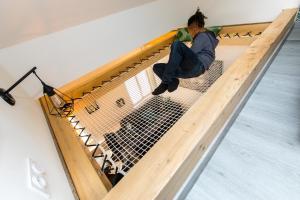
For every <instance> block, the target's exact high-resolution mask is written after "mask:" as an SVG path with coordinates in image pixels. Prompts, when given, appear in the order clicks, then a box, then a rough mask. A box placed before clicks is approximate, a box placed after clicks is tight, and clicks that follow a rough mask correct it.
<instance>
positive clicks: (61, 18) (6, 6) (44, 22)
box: [0, 0, 154, 48]
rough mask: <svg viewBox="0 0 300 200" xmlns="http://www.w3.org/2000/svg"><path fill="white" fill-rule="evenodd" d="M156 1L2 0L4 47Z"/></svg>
mask: <svg viewBox="0 0 300 200" xmlns="http://www.w3.org/2000/svg"><path fill="white" fill-rule="evenodd" d="M151 1H154V0H126V1H124V0H88V1H82V0H43V1H41V0H22V1H19V0H9V1H7V0H2V1H0V27H1V32H0V48H3V47H7V46H11V45H13V44H17V43H19V42H23V41H26V40H30V39H33V38H36V37H39V36H42V35H45V34H49V33H52V32H56V31H60V30H63V29H65V28H68V27H71V26H75V25H78V24H82V23H85V22H87V21H91V20H95V19H99V18H100V17H104V16H107V15H111V14H113V13H116V12H120V11H122V10H126V9H129V8H132V7H136V6H139V5H142V4H144V3H148V2H151Z"/></svg>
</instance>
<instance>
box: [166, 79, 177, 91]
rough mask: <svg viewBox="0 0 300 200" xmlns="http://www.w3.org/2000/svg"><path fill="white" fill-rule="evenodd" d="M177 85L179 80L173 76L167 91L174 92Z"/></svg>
mask: <svg viewBox="0 0 300 200" xmlns="http://www.w3.org/2000/svg"><path fill="white" fill-rule="evenodd" d="M178 85H179V80H178V79H177V78H174V79H173V81H172V82H171V83H170V84H169V85H168V91H169V92H174V91H175V90H177V88H178Z"/></svg>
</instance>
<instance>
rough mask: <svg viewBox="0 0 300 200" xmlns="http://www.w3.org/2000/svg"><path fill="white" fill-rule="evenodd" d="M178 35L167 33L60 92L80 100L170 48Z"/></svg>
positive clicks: (173, 32) (69, 84) (64, 87)
mask: <svg viewBox="0 0 300 200" xmlns="http://www.w3.org/2000/svg"><path fill="white" fill-rule="evenodd" d="M176 33H177V31H171V32H169V33H166V34H165V35H163V36H161V37H158V38H156V39H154V40H152V41H150V42H148V43H147V44H145V45H143V46H142V47H140V48H138V49H135V50H134V51H132V52H130V53H128V54H126V55H124V56H122V57H120V58H119V59H116V60H115V61H113V62H110V63H108V64H106V65H104V66H101V67H99V68H97V69H96V70H94V71H92V72H90V73H88V74H86V75H84V76H82V77H81V78H79V79H77V80H74V81H72V82H70V83H68V84H66V85H65V86H63V87H62V88H60V90H61V91H62V92H64V93H66V94H68V95H70V96H72V97H74V98H79V97H81V96H82V94H83V93H84V92H89V91H91V90H93V87H94V86H98V85H101V83H102V81H107V80H110V79H111V77H112V76H116V75H118V74H119V72H120V71H124V70H127V67H129V66H133V65H134V63H141V60H143V59H146V58H147V57H150V56H153V55H155V53H156V52H160V50H162V49H165V48H166V47H167V46H170V44H171V43H172V42H173V41H174V36H175V35H176ZM167 53H168V52H165V55H167ZM158 55H159V56H157V58H158V59H160V58H161V57H162V56H165V55H164V54H163V53H158ZM155 58H156V57H155ZM145 61H147V60H145ZM145 61H142V64H144V62H145ZM156 61H157V60H156V59H151V62H153V63H154V62H156ZM148 66H149V62H148Z"/></svg>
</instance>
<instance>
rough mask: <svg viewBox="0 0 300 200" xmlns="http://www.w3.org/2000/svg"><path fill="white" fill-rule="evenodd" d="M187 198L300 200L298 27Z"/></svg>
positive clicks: (298, 26)
mask: <svg viewBox="0 0 300 200" xmlns="http://www.w3.org/2000/svg"><path fill="white" fill-rule="evenodd" d="M186 199H187V200H300V25H296V26H295V27H294V28H293V30H292V32H291V34H290V35H289V37H288V38H287V40H286V41H285V43H284V45H283V46H282V48H281V50H280V52H279V54H278V55H277V57H276V58H275V60H274V61H273V63H272V64H271V66H270V68H269V69H268V71H267V72H266V74H265V76H264V77H263V79H262V80H261V82H260V83H259V85H258V86H257V88H256V89H255V91H254V93H253V94H252V96H251V97H250V99H249V101H248V102H247V104H246V105H245V107H244V108H243V110H242V112H241V113H240V114H239V116H238V118H237V119H236V121H235V122H234V124H233V126H232V127H231V128H230V130H229V132H228V133H227V135H226V137H225V139H224V140H223V141H222V143H221V145H220V146H219V148H218V149H217V151H216V153H215V154H214V156H213V157H212V159H211V160H210V161H209V163H208V165H207V167H206V168H205V169H204V171H203V173H202V174H201V175H200V177H199V179H198V180H197V182H196V184H195V185H194V187H193V188H192V190H191V191H190V193H189V195H188V196H187V198H186Z"/></svg>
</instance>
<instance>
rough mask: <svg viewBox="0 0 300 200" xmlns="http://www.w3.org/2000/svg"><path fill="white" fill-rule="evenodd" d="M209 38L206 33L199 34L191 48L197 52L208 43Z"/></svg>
mask: <svg viewBox="0 0 300 200" xmlns="http://www.w3.org/2000/svg"><path fill="white" fill-rule="evenodd" d="M208 42H209V41H208V38H207V36H206V35H205V34H199V35H198V36H197V37H196V38H195V39H194V41H193V45H192V47H191V49H192V50H193V51H194V52H195V53H197V52H199V51H201V50H203V49H204V48H205V47H206V46H207V45H208Z"/></svg>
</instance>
